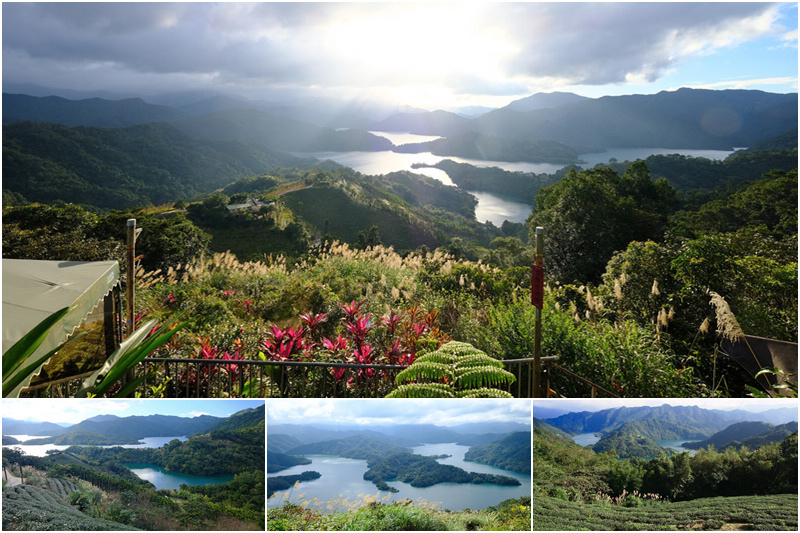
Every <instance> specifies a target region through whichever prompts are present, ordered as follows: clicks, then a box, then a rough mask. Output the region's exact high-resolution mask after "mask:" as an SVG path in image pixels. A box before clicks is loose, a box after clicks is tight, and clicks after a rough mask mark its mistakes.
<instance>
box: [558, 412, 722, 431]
mask: <svg viewBox="0 0 800 533" xmlns="http://www.w3.org/2000/svg"><path fill="white" fill-rule="evenodd" d="M645 418H655V419H658V420H662V421H666V422H673V423H675V424H678V425H680V426H683V427H685V428H687V429H691V430H692V431H709V430H719V429H722V428H724V427H726V426H728V425H729V424H730V422H731V421H732V420H731V418H730V417H729V416H728V415H727V414H725V413H724V412H719V411H717V412H714V411H711V410H708V409H701V408H700V407H697V406H671V405H666V404H665V405H662V406H660V407H649V406H643V407H620V408H616V409H604V410H602V411H596V412H588V411H584V412H581V413H568V414H565V415H561V416H559V417H556V418H549V419H547V420H545V422H547V423H548V424H550V425H552V426H555V427H557V428H560V429H562V430H564V431H566V432H567V433H570V434H572V435H577V434H579V433H595V432H602V431H606V432H607V431H612V430H614V429H616V428H618V427H619V426H621V425H622V424H624V423H626V422H630V421H633V420H641V419H645Z"/></svg>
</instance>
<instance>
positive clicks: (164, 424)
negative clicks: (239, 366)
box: [62, 415, 222, 438]
mask: <svg viewBox="0 0 800 533" xmlns="http://www.w3.org/2000/svg"><path fill="white" fill-rule="evenodd" d="M221 421H222V419H220V418H219V417H215V416H209V415H201V416H197V417H191V418H187V417H180V416H167V415H148V416H126V417H118V416H108V417H104V418H103V419H100V420H93V419H89V420H84V421H82V422H79V423H78V424H75V425H73V426H70V427H69V428H64V430H63V431H62V433H69V432H74V431H86V432H90V433H96V434H98V435H118V436H128V437H137V438H142V437H182V436H185V435H192V434H194V433H199V432H202V431H205V430H207V429H209V428H210V427H212V426H214V425H215V424H217V423H219V422H221Z"/></svg>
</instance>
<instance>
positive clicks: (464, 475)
mask: <svg viewBox="0 0 800 533" xmlns="http://www.w3.org/2000/svg"><path fill="white" fill-rule="evenodd" d="M367 466H368V467H369V470H367V471H366V473H365V474H364V479H366V480H368V481H372V482H373V483H375V484H377V485H378V486H379V488H380V486H381V483H380V482H382V481H383V482H386V481H393V480H397V481H403V482H405V483H408V484H410V485H411V486H412V487H430V486H432V485H436V484H437V483H491V484H495V485H519V484H520V482H519V481H517V480H516V479H514V478H511V477H508V476H499V475H494V474H477V473H473V472H467V471H466V470H463V469H461V468H458V467H456V466H453V465H443V464H440V463H438V462H437V461H436V459H432V458H430V457H423V456H421V455H415V454H412V453H397V454H394V455H390V456H388V457H385V458H381V459H375V460H370V461H367ZM384 490H385V489H384Z"/></svg>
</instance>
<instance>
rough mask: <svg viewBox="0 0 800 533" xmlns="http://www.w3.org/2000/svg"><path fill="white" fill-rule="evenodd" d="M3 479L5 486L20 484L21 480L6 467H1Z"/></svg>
mask: <svg viewBox="0 0 800 533" xmlns="http://www.w3.org/2000/svg"><path fill="white" fill-rule="evenodd" d="M3 479H4V480H6V487H14V486H16V485H22V480H21V479H20V478H18V477H16V476H15V475H14V474H12V473H11V472H9V470H8V468H3Z"/></svg>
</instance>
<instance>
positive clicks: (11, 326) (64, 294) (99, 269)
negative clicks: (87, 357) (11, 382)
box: [3, 259, 119, 357]
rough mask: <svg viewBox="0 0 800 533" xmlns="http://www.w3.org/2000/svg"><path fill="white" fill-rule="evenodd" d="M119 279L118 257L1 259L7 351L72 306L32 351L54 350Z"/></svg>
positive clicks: (4, 339)
mask: <svg viewBox="0 0 800 533" xmlns="http://www.w3.org/2000/svg"><path fill="white" fill-rule="evenodd" d="M117 283H119V263H117V261H98V262H81V261H34V260H26V259H3V353H5V352H6V350H8V349H9V348H10V347H11V346H13V345H14V343H15V342H17V341H18V340H19V339H21V338H22V337H23V336H24V335H25V334H26V333H28V332H29V331H30V330H31V329H33V328H34V326H36V325H37V324H38V323H39V322H41V321H42V320H44V319H45V318H47V317H48V316H50V315H51V314H53V313H54V312H56V311H58V310H59V309H62V308H64V307H67V306H71V307H72V309H71V310H70V312H69V313H67V314H66V316H64V318H62V319H61V321H60V322H58V323H57V324H56V325H55V326H53V328H51V330H50V333H49V335H48V336H47V338H46V339H45V340H44V342H43V343H42V345H41V346H40V347H39V348H38V349H37V350H36V352H35V353H34V354H33V355H32V357H36V356H37V355H39V356H41V355H44V354H45V353H47V352H49V351H51V350H53V349H54V348H56V347H57V346H58V345H59V344H61V343H62V342H64V341H65V340H66V339H67V338H68V337H69V336H70V335H72V333H73V332H74V331H75V329H76V328H78V327H79V326H80V325H81V323H82V322H83V320H84V319H85V318H86V317H87V315H89V313H91V312H92V310H93V309H94V308H95V307H96V306H97V304H98V303H99V302H101V301H102V300H103V298H104V297H105V296H106V295H107V294H108V293H109V292H110V291H111V290H112V289H113V288H114V287H115V286H116V285H117Z"/></svg>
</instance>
